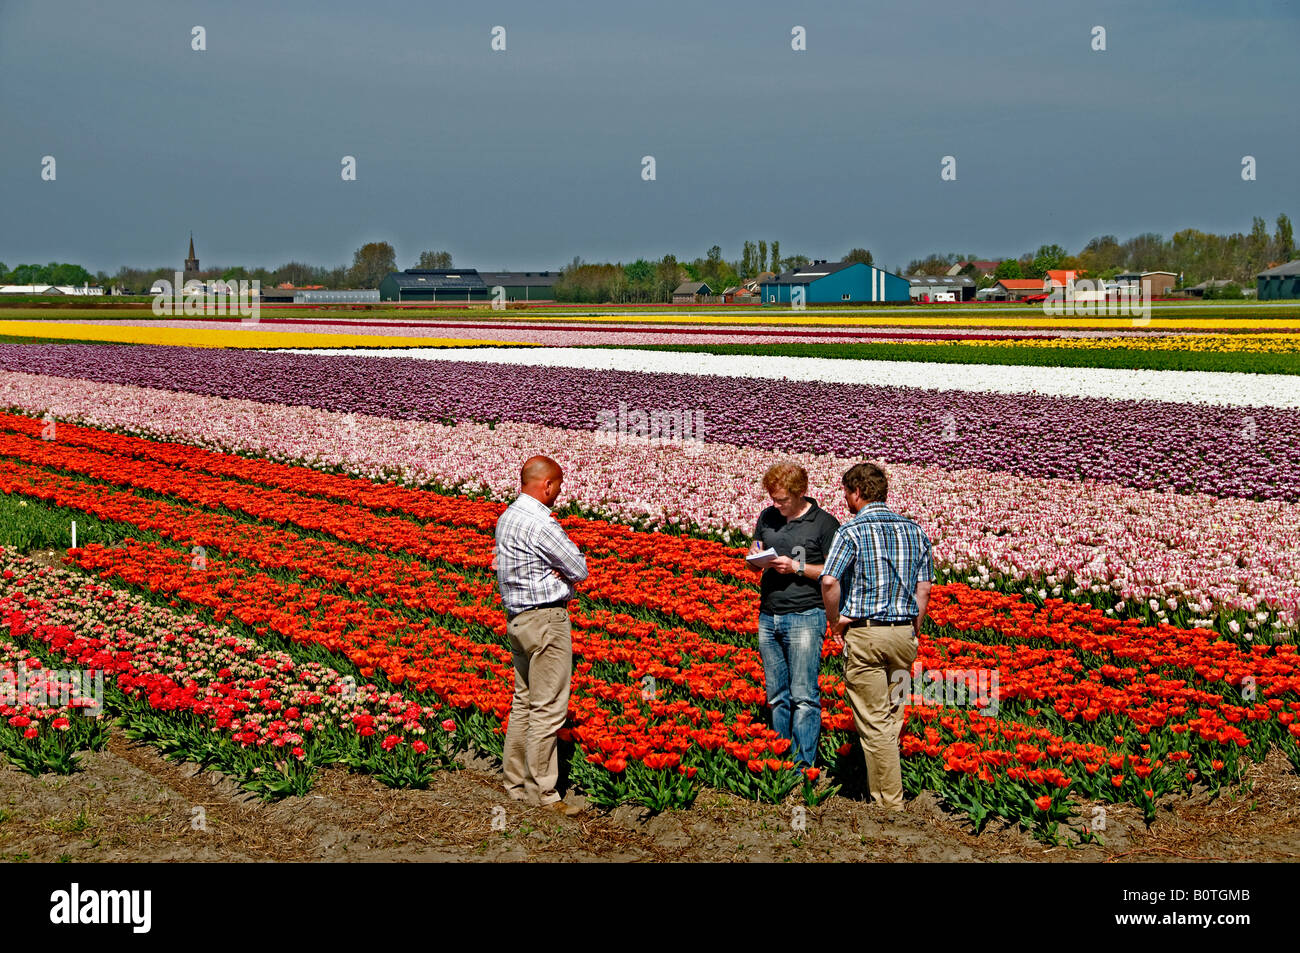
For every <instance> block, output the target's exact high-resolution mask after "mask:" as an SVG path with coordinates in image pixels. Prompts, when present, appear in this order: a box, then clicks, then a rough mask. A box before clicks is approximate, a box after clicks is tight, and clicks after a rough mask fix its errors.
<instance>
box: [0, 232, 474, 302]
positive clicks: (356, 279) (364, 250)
mask: <svg viewBox="0 0 1300 953" xmlns="http://www.w3.org/2000/svg"><path fill="white" fill-rule="evenodd" d="M413 267H415V268H451V267H452V263H451V252H447V251H424V252H421V253H420V256H419V258H418V259H416V261H415V264H414V265H413ZM180 270H181V269H180V267H179V266H175V265H173V266H160V267H158V268H132V267H130V266H128V265H123V266H122V267H121V268H119V269H118V270H117V271H116V272H115V273H113V274H111V275H110V274H108V273H107V272H104V271H100V272H98V273H95V274H91V273H90V272H89V271H87V270H86V269H85V268H83V267H82V266H81V265H73V264H62V263H60V262H56V261H52V262H50V263H49V264H48V265H18V266H17V267H16V268H14V269H13V270H12V271H11V270H9V269H8V268H6V267H5V264H4V262H0V284H6V285H82V284H87V283H89V284H92V285H100V286H101V287H103V288H104V289H105V290H106V291H108V290H111V289H112V288H115V287H116V288H120V289H122V290H123V291H124V292H125V293H127V294H145V293H147V292H148V291H149V289H150V288H151V287H153V284H154V282H156V281H173V280H174V279H175V275H176V272H177V271H180ZM397 270H398V269H397V254H396V252H394V250H393V246H392V245H390V244H389V243H388V242H370V243H368V244H366V245H362V246H361V247H360V248H358V249H357V250H356V252H354V253H353V256H352V264H351V265H338V266H337V267H334V268H326V267H322V266H319V265H308V264H305V263H304V262H300V261H290V262H285V263H284V264H283V265H281V266H280V267H278V268H247V267H245V266H243V265H235V266H233V267H228V268H204V269H202V270H201V271H199V272H197V276H198V277H199V278H200V279H203V280H212V279H216V278H220V279H222V280H225V281H238V280H240V279H244V280H247V281H254V280H256V281H260V282H261V283H262V287H263V288H274V287H276V286H277V285H281V284H292V285H293V286H294V287H296V288H301V287H303V286H305V285H320V286H322V287H324V288H330V289H342V288H378V287H379V282H381V281H383V280H384V278H385V277H386V276H387V275H388V274H389V272H393V271H397Z"/></svg>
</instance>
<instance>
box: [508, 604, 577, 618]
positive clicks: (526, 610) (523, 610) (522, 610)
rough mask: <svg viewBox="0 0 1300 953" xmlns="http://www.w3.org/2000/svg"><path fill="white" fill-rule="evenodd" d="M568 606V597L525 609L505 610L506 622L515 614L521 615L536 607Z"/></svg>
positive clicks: (554, 607) (557, 607)
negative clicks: (516, 610)
mask: <svg viewBox="0 0 1300 953" xmlns="http://www.w3.org/2000/svg"><path fill="white" fill-rule="evenodd" d="M568 606H569V600H568V599H556V600H555V601H554V602H544V603H542V604H541V605H540V606H529V607H528V608H527V609H520V610H519V611H518V612H507V613H506V621H507V622H508V621H510V620H512V619H514V618H515V617H516V616H521V615H523V614H524V613H525V612H533V611H535V610H537V609H567V608H568Z"/></svg>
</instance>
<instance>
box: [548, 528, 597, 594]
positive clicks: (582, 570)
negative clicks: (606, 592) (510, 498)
mask: <svg viewBox="0 0 1300 953" xmlns="http://www.w3.org/2000/svg"><path fill="white" fill-rule="evenodd" d="M542 553H543V555H545V556H546V559H547V561H548V562H549V563H550V564H551V568H553V569H554V570H555V571H556V572H557V573H559V574H560V575H561V576H563V577H564V579H565V580H566V581H568V582H569V583H571V584H575V585H576V584H577V583H580V582H582V580H584V579H586V578H587V557H586V556H584V555H582V552H581V550H579V549H578V547H577V546H575V545H573V540H571V539H569V537H568V536H567V535H566V534H565V532H564V530H562V529H561V528H560V527H559V526H558V525H556V526H554V527H549V526H548V527H547V529H546V531H545V532H544V533H543V534H542Z"/></svg>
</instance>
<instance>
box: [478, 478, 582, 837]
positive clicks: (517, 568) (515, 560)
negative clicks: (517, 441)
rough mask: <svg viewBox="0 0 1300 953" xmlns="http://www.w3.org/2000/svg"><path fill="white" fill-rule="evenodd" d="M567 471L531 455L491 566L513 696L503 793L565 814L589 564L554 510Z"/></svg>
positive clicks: (499, 529)
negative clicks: (563, 735)
mask: <svg viewBox="0 0 1300 953" xmlns="http://www.w3.org/2000/svg"><path fill="white" fill-rule="evenodd" d="M563 480H564V473H563V471H561V469H560V466H559V464H557V463H556V462H555V461H554V460H552V459H551V458H550V457H542V456H537V457H531V458H529V459H528V461H527V462H525V463H524V466H523V470H522V471H521V473H520V478H519V482H520V492H519V497H518V498H517V499H516V500H515V501H514V502H513V503H511V504H510V505H509V506H508V507H506V510H505V512H504V513H502V514H501V515H500V516H499V517H498V518H497V525H496V547H495V551H494V554H493V557H492V568H493V569H495V570H496V572H497V584H498V585H499V586H500V587H501V602H502V604H503V605H504V606H505V610H506V636H507V638H508V639H509V640H510V652H511V655H512V656H513V658H514V666H515V697H514V703H513V705H512V707H511V709H510V724H509V725H508V727H507V729H506V740H505V752H504V755H505V756H504V758H503V759H502V760H503V761H504V765H503V767H504V769H505V776H506V793H507V794H509V795H510V796H511V797H512V798H514V799H515V800H517V801H526V802H528V803H531V804H537V805H540V806H541V807H544V808H546V809H548V810H552V811H557V812H559V813H562V814H565V815H567V816H570V817H571V816H573V815H575V814H577V813H580V812H581V808H578V807H575V806H571V805H568V804H565V803H564V801H563V800H561V798H560V794H559V792H558V791H556V789H555V785H556V782H557V781H558V780H559V776H560V762H559V758H558V755H557V748H558V742H559V732H560V729H561V728H562V727H564V721H565V719H566V718H567V717H568V714H569V683H570V680H571V679H572V677H573V641H572V635H571V630H570V627H569V608H568V606H569V600H570V599H572V598H573V597H574V586H576V585H577V584H578V583H580V582H582V580H584V579H586V578H587V560H586V558H585V557H584V556H583V555H582V553H581V552H579V551H578V547H577V546H575V545H573V541H572V540H571V539H569V537H568V534H567V533H565V532H564V529H563V528H562V527H561V526H560V524H559V522H558V521H557V520H556V519H555V517H554V515H552V513H551V507H552V506H554V505H555V501H556V499H558V498H559V495H560V484H561V483H562V482H563Z"/></svg>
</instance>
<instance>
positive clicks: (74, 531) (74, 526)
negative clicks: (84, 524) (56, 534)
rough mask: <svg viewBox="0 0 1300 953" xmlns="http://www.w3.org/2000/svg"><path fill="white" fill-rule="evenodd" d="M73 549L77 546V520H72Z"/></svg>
mask: <svg viewBox="0 0 1300 953" xmlns="http://www.w3.org/2000/svg"><path fill="white" fill-rule="evenodd" d="M71 548H72V549H76V548H77V521H76V520H73V521H72V547H71Z"/></svg>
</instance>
